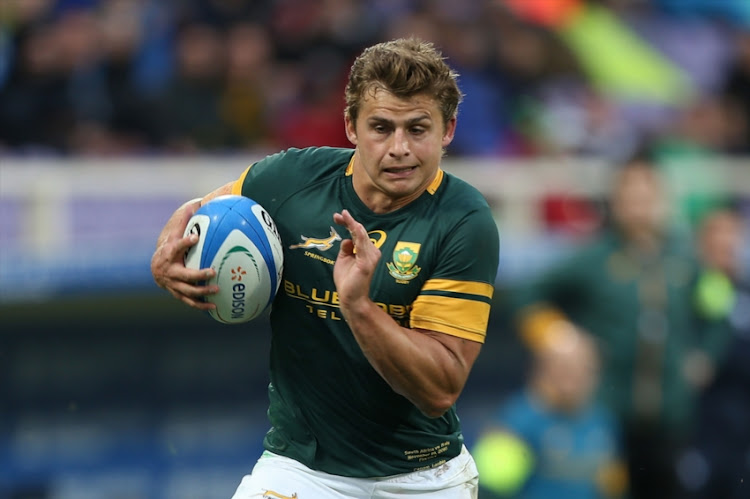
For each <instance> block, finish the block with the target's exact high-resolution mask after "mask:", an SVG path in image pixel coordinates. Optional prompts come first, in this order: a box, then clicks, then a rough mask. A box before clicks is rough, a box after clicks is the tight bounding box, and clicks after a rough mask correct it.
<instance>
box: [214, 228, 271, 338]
mask: <svg viewBox="0 0 750 499" xmlns="http://www.w3.org/2000/svg"><path fill="white" fill-rule="evenodd" d="M211 268H213V269H215V270H216V276H215V277H214V278H212V279H211V284H216V285H218V286H219V293H217V294H216V295H211V296H208V297H206V300H207V301H209V302H211V303H214V304H215V305H216V309H215V310H211V311H210V313H211V316H212V317H213V318H214V319H216V320H218V321H220V322H224V323H226V324H237V323H241V322H247V321H249V320H252V319H254V318H256V317H258V316H259V315H260V314H261V313H262V312H263V311H264V310H265V309H266V307H267V306H268V305H269V303H270V302H271V299H272V298H273V296H274V293H273V288H272V286H271V279H270V274H269V272H268V267H266V265H265V263H264V259H263V255H262V252H261V251H260V249H259V248H258V247H257V246H256V245H255V244H254V242H253V241H251V240H250V239H249V238H248V237H247V235H246V234H245V233H243V232H242V231H241V230H239V229H235V230H233V231H232V232H230V233H229V235H228V236H227V238H226V240H225V241H224V243H223V244H222V245H221V247H220V248H219V249H218V251H217V252H216V256H215V257H214V261H213V262H211Z"/></svg>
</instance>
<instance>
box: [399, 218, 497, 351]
mask: <svg viewBox="0 0 750 499" xmlns="http://www.w3.org/2000/svg"><path fill="white" fill-rule="evenodd" d="M498 259H499V236H498V230H497V225H496V224H495V220H494V218H493V217H492V214H491V212H490V210H489V207H486V206H483V207H481V208H480V209H476V210H474V211H472V212H471V213H469V214H468V215H467V216H465V217H464V218H462V219H461V220H460V221H459V223H458V224H457V225H456V227H455V228H454V230H451V231H450V233H449V235H448V237H447V238H446V240H445V242H444V244H443V247H442V249H441V253H440V255H439V261H437V262H436V264H435V270H434V272H432V273H431V275H430V278H429V279H428V280H427V281H426V282H425V283H424V285H423V287H422V290H421V291H420V294H419V296H418V297H417V299H416V300H415V301H414V303H413V306H412V312H411V324H410V325H411V327H412V328H419V329H429V330H432V331H438V332H441V333H445V334H449V335H452V336H458V337H460V338H464V339H467V340H471V341H476V342H479V343H484V340H485V337H486V334H487V324H488V321H489V315H490V307H491V303H492V295H493V293H494V289H495V288H494V284H495V278H496V276H497V268H498Z"/></svg>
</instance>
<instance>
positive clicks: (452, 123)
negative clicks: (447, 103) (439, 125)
mask: <svg viewBox="0 0 750 499" xmlns="http://www.w3.org/2000/svg"><path fill="white" fill-rule="evenodd" d="M455 134H456V117H455V116H454V117H453V118H451V119H450V120H449V121H448V123H446V124H445V133H443V147H447V146H448V144H450V143H451V142H453V136H454V135H455Z"/></svg>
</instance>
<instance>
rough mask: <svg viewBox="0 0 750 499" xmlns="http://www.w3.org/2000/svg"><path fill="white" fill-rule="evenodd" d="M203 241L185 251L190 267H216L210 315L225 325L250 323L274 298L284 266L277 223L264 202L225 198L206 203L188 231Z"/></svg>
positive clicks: (240, 197)
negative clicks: (215, 291) (266, 209)
mask: <svg viewBox="0 0 750 499" xmlns="http://www.w3.org/2000/svg"><path fill="white" fill-rule="evenodd" d="M191 232H192V233H196V234H198V236H199V239H198V242H197V243H196V244H195V245H194V246H192V247H191V248H190V249H189V250H188V251H187V252H186V255H185V266H186V267H188V268H194V269H202V268H209V267H210V268H212V269H214V270H215V271H216V275H215V276H214V277H213V278H211V279H210V280H208V281H207V282H206V284H208V285H217V286H218V287H219V292H218V293H217V294H215V295H210V296H207V297H206V298H205V301H207V302H210V303H214V304H215V305H216V309H215V310H212V311H209V313H210V315H211V317H213V318H214V319H215V320H217V321H219V322H222V323H225V324H238V323H242V322H247V321H249V320H252V319H254V318H256V317H258V316H260V315H261V314H262V313H263V312H264V311H265V310H266V309H267V308H268V306H269V305H270V304H271V302H273V299H274V298H275V296H276V292H277V291H278V288H279V283H280V281H281V273H282V270H283V246H282V244H281V240H280V238H279V236H278V230H277V229H276V225H275V223H274V222H273V220H272V219H271V217H270V216H269V214H268V212H266V211H265V210H264V209H263V207H262V206H260V205H259V204H258V203H256V202H255V201H253V200H252V199H249V198H246V197H243V196H235V195H228V196H220V197H217V198H215V199H213V200H211V201H209V202H208V203H206V204H204V205H203V206H201V207H200V208H199V209H198V210H197V212H196V213H195V215H193V217H192V218H191V219H190V221H189V222H188V224H187V227H186V229H185V235H188V234H190V233H191Z"/></svg>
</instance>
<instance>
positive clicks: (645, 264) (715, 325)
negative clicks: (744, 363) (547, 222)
mask: <svg viewBox="0 0 750 499" xmlns="http://www.w3.org/2000/svg"><path fill="white" fill-rule="evenodd" d="M690 248H691V244H690V240H689V239H684V240H683V239H673V240H669V241H668V243H667V244H666V246H665V247H664V248H663V251H662V252H661V254H659V255H658V257H655V258H651V259H649V260H646V259H639V258H638V257H637V256H635V255H634V254H632V252H629V251H628V250H626V248H625V247H624V246H623V241H622V239H621V238H620V237H619V236H618V235H617V234H616V233H614V232H612V233H607V234H605V235H604V236H603V237H602V238H601V239H599V240H597V241H594V242H592V243H591V244H590V245H588V246H586V247H583V248H581V249H580V250H579V251H578V252H576V253H575V254H574V255H571V256H569V257H568V258H566V259H565V260H564V261H561V262H558V263H557V264H556V265H555V266H554V267H553V268H551V269H549V270H548V271H547V272H545V273H544V274H542V275H540V276H539V277H538V278H537V279H535V280H533V282H530V283H528V285H525V286H522V287H520V288H519V289H516V290H514V291H513V292H511V293H509V296H512V297H513V298H512V299H513V310H514V311H516V312H518V311H521V310H523V309H525V308H526V307H529V306H530V305H534V304H546V305H552V306H555V307H557V308H559V309H561V310H562V311H563V312H564V313H565V314H566V315H567V316H568V317H569V318H570V319H571V320H572V321H573V322H574V323H576V324H578V325H579V326H581V327H582V328H583V329H584V330H586V331H588V332H589V333H591V334H593V335H594V336H595V337H597V338H598V340H599V344H600V346H601V348H602V377H601V383H600V389H599V393H598V396H599V398H600V399H601V400H602V401H603V402H604V403H605V404H606V405H608V406H609V407H610V408H611V409H612V410H613V412H614V413H615V414H616V415H617V416H618V417H619V418H620V420H621V421H622V422H626V423H641V422H645V423H649V424H653V425H657V426H659V427H661V428H663V430H664V431H665V432H667V433H669V432H676V433H681V432H683V431H684V430H686V429H687V428H688V425H689V424H690V419H691V413H692V407H693V403H694V396H695V393H694V391H693V389H692V388H691V387H690V386H689V384H688V382H687V381H686V378H685V376H684V372H683V360H684V358H685V355H686V354H687V352H689V351H691V350H692V349H700V350H703V351H705V352H706V353H707V354H709V356H710V357H711V358H713V359H718V358H720V356H721V355H722V353H723V350H724V349H725V347H726V344H727V342H728V340H729V337H730V333H729V328H728V324H727V322H726V321H725V320H711V319H710V318H706V317H701V316H700V315H699V314H698V313H697V311H696V310H695V308H694V285H695V279H696V276H697V271H698V267H697V262H696V260H695V259H694V257H693V254H692V251H691V250H690ZM648 359H650V362H649V363H647V364H641V363H642V362H646V361H647V360H648ZM643 365H647V366H650V369H651V371H648V370H647V369H644V368H643ZM646 372H651V373H652V375H653V377H654V378H653V386H652V388H656V389H657V393H659V403H658V405H657V407H656V413H655V414H644V413H643V411H639V410H637V406H636V403H635V400H636V399H635V397H634V394H635V388H636V384H635V379H636V373H646Z"/></svg>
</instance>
